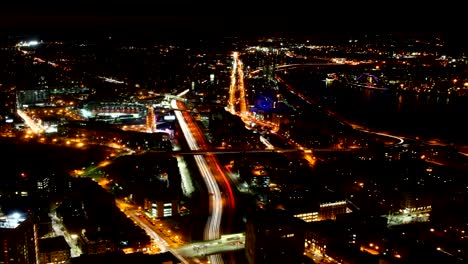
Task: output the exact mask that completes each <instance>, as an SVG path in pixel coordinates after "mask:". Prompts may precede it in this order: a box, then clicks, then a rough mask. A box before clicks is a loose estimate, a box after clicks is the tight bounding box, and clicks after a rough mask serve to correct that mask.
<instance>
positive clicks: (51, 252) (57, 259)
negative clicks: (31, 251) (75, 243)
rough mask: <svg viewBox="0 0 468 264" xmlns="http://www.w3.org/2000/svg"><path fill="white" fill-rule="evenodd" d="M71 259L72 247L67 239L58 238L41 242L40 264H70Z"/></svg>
mask: <svg viewBox="0 0 468 264" xmlns="http://www.w3.org/2000/svg"><path fill="white" fill-rule="evenodd" d="M70 258H71V252H70V246H69V245H68V244H67V241H66V240H65V237H63V236H57V237H49V238H42V239H40V240H39V264H47V263H69V262H70Z"/></svg>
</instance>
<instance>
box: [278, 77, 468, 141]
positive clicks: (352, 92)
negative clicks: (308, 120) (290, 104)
mask: <svg viewBox="0 0 468 264" xmlns="http://www.w3.org/2000/svg"><path fill="white" fill-rule="evenodd" d="M289 74H290V76H294V77H293V78H294V81H292V78H288V77H286V78H284V79H285V81H286V82H291V83H290V84H291V85H293V86H294V87H296V88H297V89H298V91H299V92H301V93H303V94H304V95H306V96H308V97H310V98H312V99H313V100H315V101H317V102H319V103H320V104H321V105H322V106H324V107H326V108H327V109H329V110H331V111H333V112H335V113H336V114H338V115H339V116H341V117H343V118H344V119H346V120H348V121H350V122H352V123H356V124H358V125H362V126H365V127H369V128H372V129H375V130H380V131H387V132H391V133H394V134H396V135H401V136H406V137H412V138H419V139H424V140H425V141H431V142H441V143H444V144H454V145H459V146H465V145H468V139H467V138H466V136H465V135H466V134H467V133H468V128H467V127H465V126H463V123H462V122H463V117H464V116H466V115H467V114H468V96H451V95H446V94H435V93H409V92H406V93H405V92H396V91H392V90H376V89H366V88H358V87H356V86H349V85H346V84H343V83H339V82H325V81H324V80H323V79H322V78H321V77H320V76H318V75H319V74H317V73H316V72H314V71H313V69H310V71H308V70H300V71H297V72H295V73H291V72H290V73H289Z"/></svg>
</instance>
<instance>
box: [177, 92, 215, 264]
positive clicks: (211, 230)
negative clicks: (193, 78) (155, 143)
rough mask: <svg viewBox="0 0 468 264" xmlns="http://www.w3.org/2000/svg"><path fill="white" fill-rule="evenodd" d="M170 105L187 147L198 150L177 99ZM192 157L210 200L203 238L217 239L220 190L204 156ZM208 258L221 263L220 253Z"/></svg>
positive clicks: (212, 261) (211, 261)
mask: <svg viewBox="0 0 468 264" xmlns="http://www.w3.org/2000/svg"><path fill="white" fill-rule="evenodd" d="M171 106H172V108H173V109H174V114H175V116H176V119H177V121H178V122H179V125H180V128H181V130H182V133H183V134H184V137H185V139H186V141H187V144H188V145H189V148H190V149H191V150H200V147H199V145H198V144H197V141H196V139H195V137H194V135H193V134H192V131H191V130H190V128H189V125H188V124H187V122H186V121H185V117H184V116H183V114H182V112H181V111H180V108H179V106H178V105H177V101H176V100H172V101H171ZM182 110H183V109H182ZM198 136H200V135H198ZM202 143H203V142H202ZM194 158H195V162H196V163H197V165H198V168H199V170H200V173H201V176H202V178H203V180H204V181H205V184H206V187H207V189H208V192H209V200H210V207H209V208H210V215H209V216H208V220H207V223H206V226H205V232H204V239H205V240H215V239H219V238H220V226H221V216H222V208H223V207H222V197H221V192H220V190H219V187H218V185H217V183H216V180H215V178H214V176H213V174H212V172H211V170H210V167H209V166H208V163H207V161H206V158H205V157H204V156H202V155H195V156H194ZM208 258H209V260H210V263H213V264H214V263H219V264H221V263H223V260H222V258H221V255H220V254H215V255H210V256H209V257H208Z"/></svg>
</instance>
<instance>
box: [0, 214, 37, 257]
mask: <svg viewBox="0 0 468 264" xmlns="http://www.w3.org/2000/svg"><path fill="white" fill-rule="evenodd" d="M37 241H38V239H37V228H36V225H35V224H34V223H33V221H32V219H31V217H30V216H27V217H23V216H21V215H20V214H18V213H15V214H12V215H4V214H3V213H1V212H0V242H1V247H2V249H1V250H0V263H24V264H37V262H36V260H37V259H38V256H37V252H38V243H37Z"/></svg>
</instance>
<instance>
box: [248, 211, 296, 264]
mask: <svg viewBox="0 0 468 264" xmlns="http://www.w3.org/2000/svg"><path fill="white" fill-rule="evenodd" d="M304 225H305V222H304V221H303V220H301V219H299V218H296V217H294V216H293V215H291V214H289V213H287V212H286V211H284V210H270V209H268V210H259V211H256V212H254V213H253V215H251V216H250V217H248V219H247V223H246V232H245V249H246V252H245V254H246V258H247V260H248V263H249V264H260V263H261V264H263V263H265V264H267V263H268V264H271V263H302V260H303V258H304V248H305V228H304Z"/></svg>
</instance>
